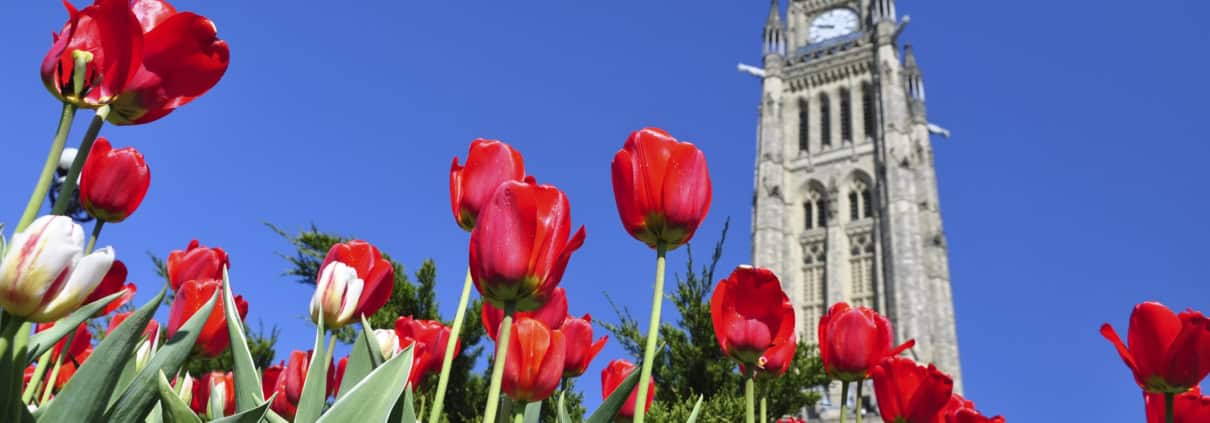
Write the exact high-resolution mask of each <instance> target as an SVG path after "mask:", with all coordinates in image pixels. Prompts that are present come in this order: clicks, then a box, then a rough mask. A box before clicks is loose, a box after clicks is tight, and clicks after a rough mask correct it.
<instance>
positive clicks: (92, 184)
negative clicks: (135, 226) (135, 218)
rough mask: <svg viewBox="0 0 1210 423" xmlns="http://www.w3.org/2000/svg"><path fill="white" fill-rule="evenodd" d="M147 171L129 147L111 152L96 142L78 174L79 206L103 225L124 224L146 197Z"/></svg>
mask: <svg viewBox="0 0 1210 423" xmlns="http://www.w3.org/2000/svg"><path fill="white" fill-rule="evenodd" d="M150 184H151V170H150V169H148V167H147V161H146V160H144V159H143V154H142V153H139V151H138V150H135V149H134V148H133V147H126V148H119V149H117V150H115V149H113V147H112V146H110V145H109V140H107V139H105V138H99V139H97V141H96V143H95V144H93V146H92V150H91V152H90V153H89V154H88V159H87V160H85V161H84V168H83V169H82V170H81V172H80V204H81V205H82V206H83V207H84V209H85V210H88V214H91V215H93V217H96V218H97V219H100V220H101V221H104V222H110V223H114V222H121V221H123V220H126V218H127V217H129V216H130V214H131V213H134V211H135V209H138V207H139V204H140V203H142V202H143V197H144V196H145V195H146V194H147V186H148V185H150Z"/></svg>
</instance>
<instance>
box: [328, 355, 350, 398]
mask: <svg viewBox="0 0 1210 423" xmlns="http://www.w3.org/2000/svg"><path fill="white" fill-rule="evenodd" d="M346 367H349V357H347V356H346V357H341V358H340V361H337V362H336V364H334V365H333V369H332V371H331V372H329V374H330V375H331V377H329V379H330V381H329V382H328V396H332V397H334V396H336V395H337V394H339V393H340V384H341V383H342V382H344V380H345V368H346Z"/></svg>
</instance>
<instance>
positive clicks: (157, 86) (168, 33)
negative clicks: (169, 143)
mask: <svg viewBox="0 0 1210 423" xmlns="http://www.w3.org/2000/svg"><path fill="white" fill-rule="evenodd" d="M143 38H144V40H145V52H144V54H143V67H142V68H140V69H138V73H137V74H136V75H135V76H134V79H133V80H132V81H131V82H130V86H129V87H128V88H127V90H128V91H129V92H131V93H133V95H123V96H122V98H120V99H119V101H118V102H117V103H116V104H115V106H114V111H115V112H116V113H115V115H118V116H117V118H116V119H114V121H115V123H119V124H127V123H135V124H139V123H148V122H151V121H154V120H156V119H159V118H161V117H163V116H165V115H167V114H168V113H170V112H172V111H173V110H175V109H176V108H177V107H181V106H183V105H185V104H188V103H189V102H191V101H193V99H195V98H197V97H199V96H201V95H202V94H205V93H206V91H209V90H210V88H212V87H214V85H215V84H217V83H218V81H219V79H222V77H223V74H224V73H226V72H227V65H228V62H229V60H230V51H229V50H228V47H227V43H226V42H225V41H223V40H220V39H218V32H217V27H215V25H214V22H212V21H210V20H209V19H207V18H205V17H203V16H200V15H197V14H194V13H190V12H182V13H177V14H175V15H172V16H171V17H169V18H167V19H165V20H164V21H163V22H160V23H159V24H158V25H156V26H155V27H154V28H153V29H152V30H151V31H150V32H148V33H147V34H145V35H144V37H143Z"/></svg>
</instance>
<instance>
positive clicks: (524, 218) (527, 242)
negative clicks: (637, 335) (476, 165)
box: [470, 180, 584, 311]
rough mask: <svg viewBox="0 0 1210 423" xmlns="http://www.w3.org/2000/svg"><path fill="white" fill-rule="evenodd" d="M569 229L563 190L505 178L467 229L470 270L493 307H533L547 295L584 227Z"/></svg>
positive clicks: (568, 210) (576, 246)
mask: <svg viewBox="0 0 1210 423" xmlns="http://www.w3.org/2000/svg"><path fill="white" fill-rule="evenodd" d="M570 233H571V206H570V205H569V204H568V201H567V195H565V194H564V193H563V191H560V190H559V189H558V188H555V187H553V186H550V185H538V183H537V182H534V181H532V180H530V181H528V182H524V183H523V182H515V181H510V182H505V183H504V184H501V185H500V187H499V188H497V189H496V192H495V193H494V194H492V199H491V201H490V202H489V203H488V204H487V205H486V206H484V207H483V210H482V212H481V213H480V214H479V222H478V225H477V226H475V230H474V231H472V232H471V244H470V271H471V277H472V279H473V280H474V282H475V288H477V289H478V290H479V294H480V295H482V296H483V299H484V300H485V301H486V302H488V303H491V304H492V306H494V307H496V308H499V309H507V308H508V307H509V306H510V305H511V306H514V307H515V310H514V311H533V310H536V309H538V308H539V307H541V306H542V305H543V304H545V303H546V302H547V301H549V299H550V298H551V295H552V293H553V291H554V289H555V287H556V286H558V285H559V281H560V280H561V279H562V278H563V271H564V269H566V268H567V262H568V260H570V259H571V254H572V252H574V251H575V250H577V249H579V248H580V246H582V245H583V244H584V228H583V227H581V228H580V230H579V231H576V233H575V235H572V236H571V237H570V238H568V235H569V234H570Z"/></svg>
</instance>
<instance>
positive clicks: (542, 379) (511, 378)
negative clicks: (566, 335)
mask: <svg viewBox="0 0 1210 423" xmlns="http://www.w3.org/2000/svg"><path fill="white" fill-rule="evenodd" d="M566 353H567V343H566V340H564V339H563V334H562V333H560V332H559V331H557V330H551V329H550V328H548V327H546V324H544V323H542V322H540V321H537V320H534V319H519V320H517V323H516V324H514V325H513V327H512V335H511V336H510V338H509V340H508V356H507V358H506V359H505V360H504V379H503V381H502V382H501V389H502V390H503V391H504V394H505V395H508V397H509V398H512V400H513V401H516V402H520V403H526V402H535V401H542V400H544V399H546V398H547V397H550V394H552V393H554V392H555V388H556V387H558V386H559V381H561V380H562V378H563V361H564V357H565V356H566Z"/></svg>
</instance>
